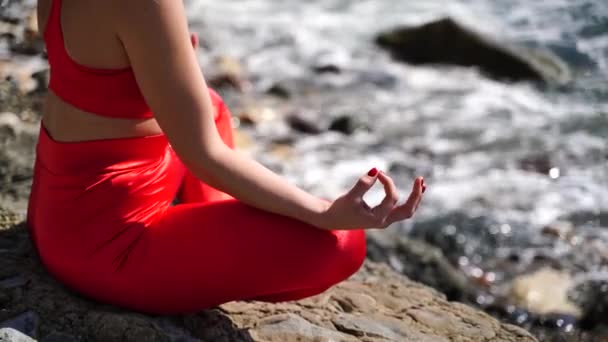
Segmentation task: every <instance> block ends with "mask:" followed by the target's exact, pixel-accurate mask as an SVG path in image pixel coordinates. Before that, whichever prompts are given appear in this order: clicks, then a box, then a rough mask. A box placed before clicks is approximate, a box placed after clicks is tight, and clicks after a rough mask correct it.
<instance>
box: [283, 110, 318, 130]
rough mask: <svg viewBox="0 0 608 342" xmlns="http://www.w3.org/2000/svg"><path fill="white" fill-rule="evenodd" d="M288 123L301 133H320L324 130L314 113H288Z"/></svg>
mask: <svg viewBox="0 0 608 342" xmlns="http://www.w3.org/2000/svg"><path fill="white" fill-rule="evenodd" d="M287 124H288V125H289V127H291V128H292V129H294V130H296V131H298V132H301V133H306V134H320V133H322V132H323V128H322V127H321V125H320V124H319V121H318V120H316V119H315V118H314V115H307V113H302V112H296V113H293V114H291V115H288V116H287Z"/></svg>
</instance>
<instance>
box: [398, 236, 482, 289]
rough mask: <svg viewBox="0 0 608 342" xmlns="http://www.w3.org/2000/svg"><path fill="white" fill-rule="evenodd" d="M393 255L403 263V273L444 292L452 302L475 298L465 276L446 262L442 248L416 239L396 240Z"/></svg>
mask: <svg viewBox="0 0 608 342" xmlns="http://www.w3.org/2000/svg"><path fill="white" fill-rule="evenodd" d="M396 254H397V255H398V257H399V258H401V259H402V260H403V262H402V265H403V267H404V269H403V271H402V272H403V274H405V275H407V276H408V277H411V278H412V279H414V280H416V281H419V282H421V283H423V284H426V285H429V286H431V287H433V288H435V289H438V290H439V291H441V292H442V293H445V294H446V295H447V296H448V298H450V299H453V300H463V299H465V298H474V297H476V295H475V292H476V291H475V289H474V288H473V286H472V284H471V283H470V282H469V281H468V280H467V277H466V276H465V275H464V274H463V273H462V272H460V271H459V270H458V269H457V268H455V267H454V266H452V264H451V263H450V262H449V261H448V260H447V259H446V257H445V256H444V254H443V252H442V251H441V249H439V248H437V247H435V246H432V245H429V244H428V243H426V242H424V241H421V240H416V239H406V238H401V239H399V243H398V245H397V249H396Z"/></svg>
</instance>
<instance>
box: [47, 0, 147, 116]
mask: <svg viewBox="0 0 608 342" xmlns="http://www.w3.org/2000/svg"><path fill="white" fill-rule="evenodd" d="M44 41H45V43H46V49H47V54H48V59H49V65H50V81H49V89H51V90H52V91H53V92H54V93H55V95H57V96H58V97H60V98H61V99H62V100H64V101H65V102H67V103H69V104H71V105H73V106H74V107H76V108H78V109H81V110H84V111H86V112H90V113H93V114H98V115H103V116H110V117H116V118H133V119H143V118H151V117H152V112H151V111H150V108H149V107H148V104H147V103H146V101H145V100H144V97H143V95H142V94H141V91H140V89H139V86H138V85H137V82H136V81H135V75H134V74H133V70H132V69H131V68H130V67H129V68H124V69H98V68H91V67H87V66H84V65H81V64H79V63H77V62H76V61H74V60H73V59H72V58H71V57H70V56H69V55H68V53H67V51H66V49H65V46H64V41H63V32H62V30H61V0H52V3H51V13H50V15H49V19H48V22H47V25H46V29H45V32H44ZM91 48H94V47H93V46H91Z"/></svg>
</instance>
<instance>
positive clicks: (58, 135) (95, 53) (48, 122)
mask: <svg viewBox="0 0 608 342" xmlns="http://www.w3.org/2000/svg"><path fill="white" fill-rule="evenodd" d="M51 2H52V0H38V22H39V27H40V29H41V32H44V30H45V29H46V24H47V21H48V18H49V14H50V10H51ZM116 10H117V9H116V8H114V6H113V3H112V2H111V1H99V0H63V2H62V8H61V29H62V31H63V36H64V46H65V49H66V51H67V52H68V54H69V55H70V57H71V58H72V59H73V60H75V61H76V62H78V63H79V64H82V65H86V66H89V67H93V68H99V69H120V68H125V67H128V66H129V65H130V63H129V60H128V58H127V55H126V52H125V50H124V48H123V45H122V43H121V41H120V40H119V38H118V37H117V35H116V33H115V31H114V30H113V27H114V23H113V20H112V18H113V15H114V13H113V11H116ZM43 121H44V125H45V127H46V129H47V131H48V132H49V133H50V134H51V136H52V137H53V138H54V139H55V140H57V141H65V142H68V141H85V140H96V139H112V138H122V137H137V136H147V135H155V134H159V133H161V129H160V127H159V126H158V123H157V122H156V120H155V119H117V118H110V117H104V116H100V115H95V114H92V113H88V112H85V111H82V110H80V109H78V108H75V107H74V106H72V105H70V104H68V103H66V102H64V101H62V100H61V99H60V98H58V97H57V96H55V94H54V93H53V92H52V91H49V94H48V95H47V98H46V100H45V106H44V112H43Z"/></svg>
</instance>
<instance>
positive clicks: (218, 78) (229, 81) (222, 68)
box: [207, 56, 251, 92]
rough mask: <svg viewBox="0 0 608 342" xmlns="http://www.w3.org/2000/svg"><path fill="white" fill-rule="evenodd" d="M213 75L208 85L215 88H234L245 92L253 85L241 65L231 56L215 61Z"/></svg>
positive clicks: (221, 57) (209, 78)
mask: <svg viewBox="0 0 608 342" xmlns="http://www.w3.org/2000/svg"><path fill="white" fill-rule="evenodd" d="M212 68H213V70H214V71H213V72H212V75H210V76H209V77H208V80H207V82H208V84H209V85H210V86H211V87H213V88H226V87H229V88H234V89H236V90H238V91H241V92H244V91H246V90H248V89H249V88H250V87H251V85H250V84H249V81H247V79H246V76H245V72H244V70H243V66H242V65H241V63H240V62H239V61H238V60H237V59H235V58H232V57H229V56H220V57H218V58H216V59H215V61H214V64H213V66H212Z"/></svg>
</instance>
